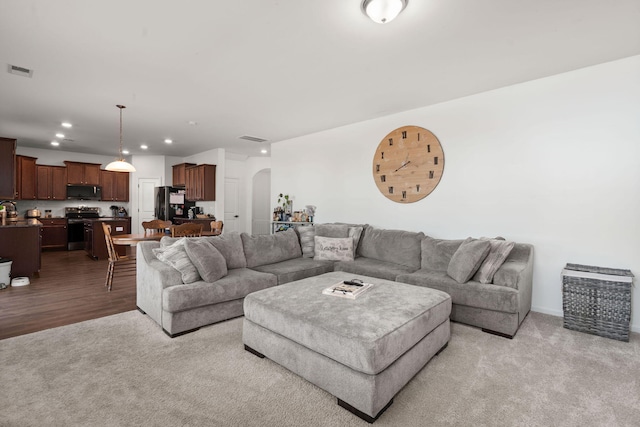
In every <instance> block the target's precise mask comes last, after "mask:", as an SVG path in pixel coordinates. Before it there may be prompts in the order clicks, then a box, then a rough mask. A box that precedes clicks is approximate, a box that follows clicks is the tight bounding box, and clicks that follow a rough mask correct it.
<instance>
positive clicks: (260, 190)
mask: <svg viewBox="0 0 640 427" xmlns="http://www.w3.org/2000/svg"><path fill="white" fill-rule="evenodd" d="M252 184H253V186H252V188H253V191H252V197H251V234H253V235H260V234H270V233H271V226H270V223H271V212H270V210H271V202H270V200H271V169H262V170H261V171H259V172H258V173H256V174H255V175H254V176H253V183H252Z"/></svg>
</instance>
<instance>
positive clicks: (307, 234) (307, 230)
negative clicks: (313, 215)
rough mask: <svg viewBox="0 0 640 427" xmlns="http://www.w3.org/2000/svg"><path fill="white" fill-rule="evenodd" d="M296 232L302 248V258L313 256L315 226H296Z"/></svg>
mask: <svg viewBox="0 0 640 427" xmlns="http://www.w3.org/2000/svg"><path fill="white" fill-rule="evenodd" d="M295 230H296V232H297V233H298V236H299V237H300V248H301V249H302V256H303V257H304V258H313V255H314V251H313V250H314V248H315V241H314V239H313V238H314V237H315V236H316V230H315V227H307V226H304V227H296V228H295Z"/></svg>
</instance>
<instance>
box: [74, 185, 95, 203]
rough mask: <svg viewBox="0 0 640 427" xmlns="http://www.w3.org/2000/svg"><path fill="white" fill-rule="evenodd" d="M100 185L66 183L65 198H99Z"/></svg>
mask: <svg viewBox="0 0 640 427" xmlns="http://www.w3.org/2000/svg"><path fill="white" fill-rule="evenodd" d="M100 199H102V187H100V186H99V185H73V184H69V185H67V200H100Z"/></svg>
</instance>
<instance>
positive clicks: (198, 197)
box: [185, 165, 216, 201]
mask: <svg viewBox="0 0 640 427" xmlns="http://www.w3.org/2000/svg"><path fill="white" fill-rule="evenodd" d="M185 178H186V186H185V193H186V198H187V200H189V201H214V200H216V165H198V166H190V167H187V168H186V169H185Z"/></svg>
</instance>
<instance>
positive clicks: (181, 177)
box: [172, 163, 196, 188]
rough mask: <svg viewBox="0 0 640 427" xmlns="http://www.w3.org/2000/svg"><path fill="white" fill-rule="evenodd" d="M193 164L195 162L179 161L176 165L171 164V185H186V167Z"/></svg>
mask: <svg viewBox="0 0 640 427" xmlns="http://www.w3.org/2000/svg"><path fill="white" fill-rule="evenodd" d="M195 165H196V164H195V163H180V164H178V165H173V166H172V168H173V179H172V181H173V186H174V187H182V188H184V187H185V186H186V185H187V177H186V174H185V171H186V168H188V167H191V166H195Z"/></svg>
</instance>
